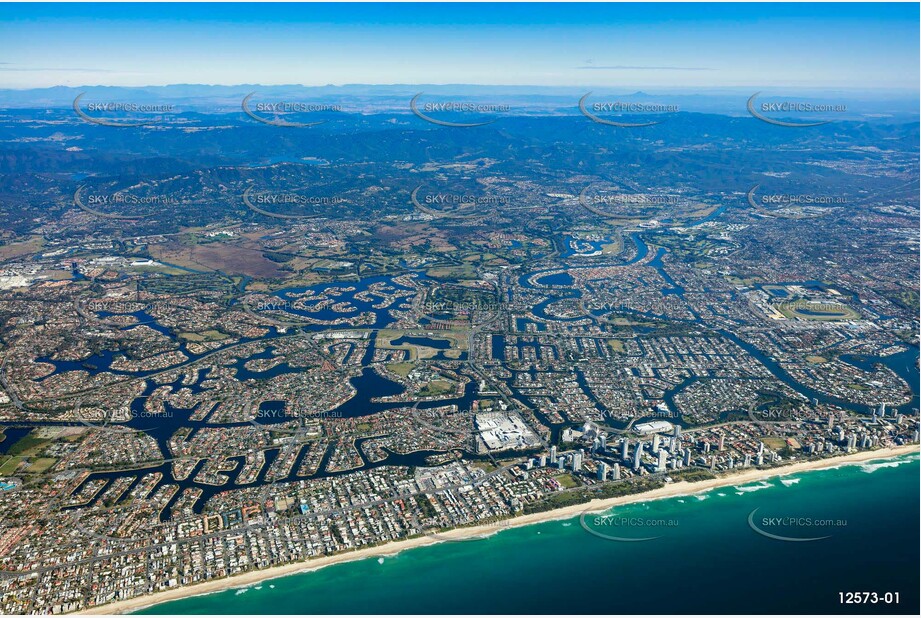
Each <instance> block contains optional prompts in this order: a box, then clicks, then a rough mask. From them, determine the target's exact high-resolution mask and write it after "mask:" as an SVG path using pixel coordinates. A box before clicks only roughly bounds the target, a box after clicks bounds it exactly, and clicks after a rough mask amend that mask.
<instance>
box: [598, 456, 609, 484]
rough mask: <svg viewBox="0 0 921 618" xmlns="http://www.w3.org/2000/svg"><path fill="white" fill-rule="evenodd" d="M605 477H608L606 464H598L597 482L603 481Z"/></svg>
mask: <svg viewBox="0 0 921 618" xmlns="http://www.w3.org/2000/svg"><path fill="white" fill-rule="evenodd" d="M607 476H608V464H606V463H604V462H603V461H602V462H601V463H600V464H598V480H599V481H603V480H605V479H606V478H607Z"/></svg>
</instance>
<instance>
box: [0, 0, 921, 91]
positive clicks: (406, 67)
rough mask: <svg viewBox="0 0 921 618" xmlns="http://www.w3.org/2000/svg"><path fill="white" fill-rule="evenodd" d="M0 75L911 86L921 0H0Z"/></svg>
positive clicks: (122, 82)
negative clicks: (321, 0)
mask: <svg viewBox="0 0 921 618" xmlns="http://www.w3.org/2000/svg"><path fill="white" fill-rule="evenodd" d="M0 41H2V44H0V88H16V89H24V88H37V87H48V86H58V85H63V86H93V85H110V86H148V85H150V86H156V85H167V84H222V85H236V84H263V85H280V84H303V85H307V86H319V85H326V84H334V85H342V84H483V85H536V86H565V87H593V86H621V85H624V86H632V87H639V88H679V89H680V88H691V89H693V88H697V87H700V88H721V87H722V88H734V87H770V86H788V87H810V88H847V89H874V90H898V91H910V92H914V93H917V92H918V90H919V53H918V50H919V5H918V4H912V3H898V4H895V3H893V4H882V3H867V4H864V3H842V4H829V3H817V4H785V3H766V4H728V3H717V4H687V3H681V4H667V3H651V4H641V5H640V4H485V3H484V4H433V3H426V4H388V5H384V4H377V5H372V4H299V5H293V4H262V3H259V4H245V5H244V4H124V5H113V4H2V5H0Z"/></svg>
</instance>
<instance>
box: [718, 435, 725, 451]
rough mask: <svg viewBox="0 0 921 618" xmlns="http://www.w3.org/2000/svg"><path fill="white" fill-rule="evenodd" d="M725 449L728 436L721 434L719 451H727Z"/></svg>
mask: <svg viewBox="0 0 921 618" xmlns="http://www.w3.org/2000/svg"><path fill="white" fill-rule="evenodd" d="M725 448H726V434H724V433H721V434H720V445H719V450H721V451H722V450H723V449H725Z"/></svg>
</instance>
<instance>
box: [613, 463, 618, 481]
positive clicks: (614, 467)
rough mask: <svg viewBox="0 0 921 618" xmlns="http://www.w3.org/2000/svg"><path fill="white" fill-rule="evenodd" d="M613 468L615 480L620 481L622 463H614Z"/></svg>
mask: <svg viewBox="0 0 921 618" xmlns="http://www.w3.org/2000/svg"><path fill="white" fill-rule="evenodd" d="M611 469H612V472H613V473H612V477H613V478H614V480H615V481H619V480H620V464H614V465H613V466H612V468H611Z"/></svg>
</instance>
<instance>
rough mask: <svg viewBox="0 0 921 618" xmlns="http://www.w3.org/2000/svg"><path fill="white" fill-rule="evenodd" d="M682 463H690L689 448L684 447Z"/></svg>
mask: <svg viewBox="0 0 921 618" xmlns="http://www.w3.org/2000/svg"><path fill="white" fill-rule="evenodd" d="M684 465H686V466H690V465H691V449H689V448H686V449H684Z"/></svg>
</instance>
